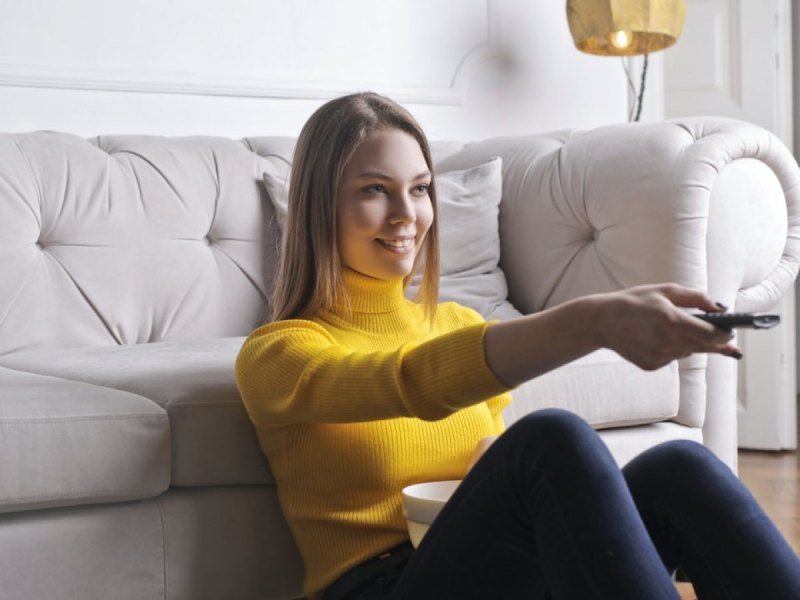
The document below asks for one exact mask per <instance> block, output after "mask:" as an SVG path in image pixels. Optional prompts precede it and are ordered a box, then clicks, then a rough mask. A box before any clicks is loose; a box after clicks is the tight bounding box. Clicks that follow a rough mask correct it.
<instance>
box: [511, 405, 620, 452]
mask: <svg viewBox="0 0 800 600" xmlns="http://www.w3.org/2000/svg"><path fill="white" fill-rule="evenodd" d="M503 438H505V439H506V440H507V442H508V443H510V444H512V445H514V446H516V447H517V448H518V450H517V451H521V450H519V448H527V449H532V450H544V451H547V452H548V453H557V454H558V455H559V456H561V457H564V458H566V457H570V458H573V459H575V458H577V457H578V456H580V455H589V456H595V455H597V454H598V453H603V452H607V449H606V447H605V444H604V443H603V442H602V440H600V438H599V437H598V436H597V433H596V432H595V431H594V430H593V429H592V428H591V426H590V425H589V424H588V423H587V422H586V421H584V420H583V419H582V418H581V417H579V416H578V415H576V414H575V413H571V412H569V411H566V410H562V409H556V408H547V409H542V410H538V411H535V412H533V413H530V414H528V415H526V416H524V417H522V418H521V419H519V420H518V421H517V422H516V423H514V424H513V425H512V426H511V427H509V429H508V431H506V433H505V434H504V435H503V436H502V438H501V439H503Z"/></svg>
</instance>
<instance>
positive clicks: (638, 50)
mask: <svg viewBox="0 0 800 600" xmlns="http://www.w3.org/2000/svg"><path fill="white" fill-rule="evenodd" d="M685 17H686V3H685V0H567V21H568V22H569V30H570V32H571V33H572V39H573V40H575V46H576V47H577V48H578V49H579V50H582V51H583V52H588V53H589V54H599V55H602V56H634V55H637V54H650V53H652V52H656V51H658V50H663V49H664V48H669V47H670V46H671V45H672V44H674V43H675V42H676V41H677V40H678V37H679V36H680V34H681V31H682V30H683V21H684V19H685Z"/></svg>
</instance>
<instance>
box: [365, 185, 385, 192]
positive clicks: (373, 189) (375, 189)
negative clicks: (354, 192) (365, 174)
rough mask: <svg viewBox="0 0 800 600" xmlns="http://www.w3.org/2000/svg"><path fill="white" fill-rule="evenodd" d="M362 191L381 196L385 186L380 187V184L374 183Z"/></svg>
mask: <svg viewBox="0 0 800 600" xmlns="http://www.w3.org/2000/svg"><path fill="white" fill-rule="evenodd" d="M364 191H365V192H366V193H368V194H383V193H384V192H385V191H386V186H384V185H381V184H380V183H375V184H373V185H368V186H367V187H365V188H364Z"/></svg>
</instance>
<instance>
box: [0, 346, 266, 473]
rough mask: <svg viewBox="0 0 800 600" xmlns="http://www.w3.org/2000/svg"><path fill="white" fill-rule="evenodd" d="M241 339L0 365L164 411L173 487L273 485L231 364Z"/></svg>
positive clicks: (46, 355)
mask: <svg viewBox="0 0 800 600" xmlns="http://www.w3.org/2000/svg"><path fill="white" fill-rule="evenodd" d="M243 341H244V338H243V337H236V338H220V339H213V340H201V341H193V342H159V343H153V344H137V345H131V346H114V347H104V348H76V349H67V350H48V351H38V352H27V353H19V354H14V355H7V356H3V357H0V364H3V365H9V366H13V367H14V368H17V369H20V370H25V371H31V372H34V373H41V374H47V375H56V376H59V377H63V378H65V379H74V380H78V381H86V382H89V383H94V384H98V385H103V386H108V387H111V388H116V389H118V390H125V391H127V392H133V393H135V394H140V395H142V396H146V397H147V398H150V399H151V400H152V401H154V402H156V403H157V404H158V405H160V406H162V407H163V408H164V409H166V411H167V414H168V415H169V424H170V428H171V431H172V484H173V485H178V486H198V485H224V484H263V483H273V481H274V480H273V479H272V474H271V472H270V471H269V466H268V463H267V461H266V459H265V458H264V455H263V454H262V452H261V449H260V447H259V445H258V440H257V438H256V435H255V431H254V429H253V426H252V424H251V423H250V420H249V419H248V417H247V414H246V412H245V410H244V406H243V405H242V401H241V399H240V397H239V392H238V390H237V389H236V382H235V378H234V369H233V366H234V362H235V360H236V355H237V354H238V352H239V348H240V347H241V345H242V342H243Z"/></svg>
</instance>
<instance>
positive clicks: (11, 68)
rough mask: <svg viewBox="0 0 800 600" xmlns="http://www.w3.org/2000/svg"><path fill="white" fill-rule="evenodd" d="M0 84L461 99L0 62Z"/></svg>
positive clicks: (425, 92)
mask: <svg viewBox="0 0 800 600" xmlns="http://www.w3.org/2000/svg"><path fill="white" fill-rule="evenodd" d="M0 86H12V87H34V88H53V89H67V90H88V91H104V92H131V93H142V94H188V95H195V96H228V97H236V98H264V99H292V100H327V99H330V98H335V97H337V96H340V95H342V94H345V93H349V92H353V91H360V90H373V91H376V92H379V93H383V94H386V95H389V96H391V97H392V98H394V99H395V100H397V101H398V102H401V103H409V104H441V105H451V106H456V105H461V104H463V98H462V95H461V93H460V92H459V90H458V89H457V87H456V86H455V85H454V84H450V85H442V86H432V87H425V86H414V85H403V84H401V85H390V86H387V85H386V84H381V83H372V82H369V81H337V82H326V81H311V82H303V83H302V84H301V83H297V82H293V81H278V80H272V79H251V78H245V77H224V76H213V75H201V74H197V73H165V72H161V71H132V70H124V69H99V68H76V67H60V66H55V65H36V64H21V63H8V62H5V63H4V62H0Z"/></svg>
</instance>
